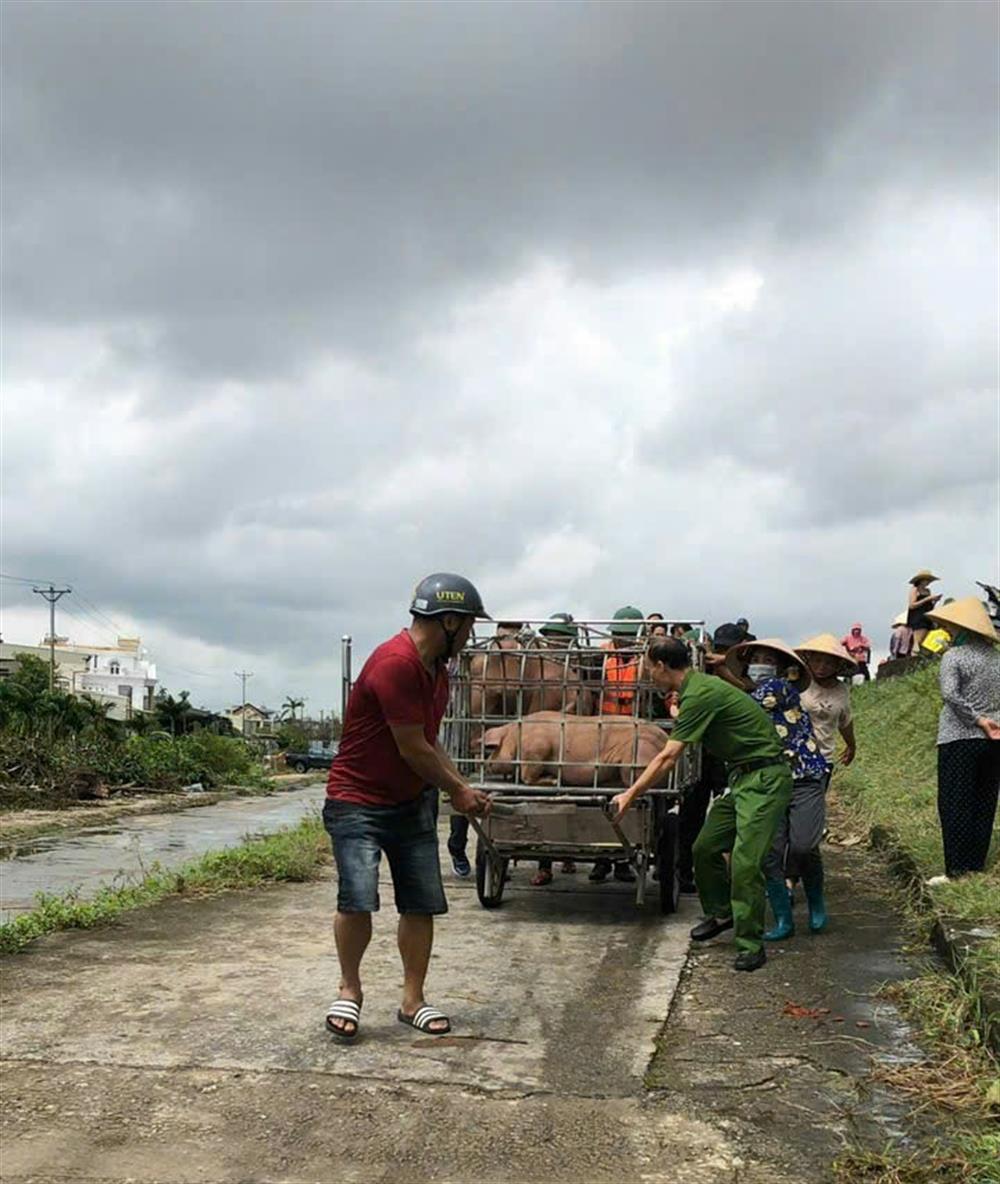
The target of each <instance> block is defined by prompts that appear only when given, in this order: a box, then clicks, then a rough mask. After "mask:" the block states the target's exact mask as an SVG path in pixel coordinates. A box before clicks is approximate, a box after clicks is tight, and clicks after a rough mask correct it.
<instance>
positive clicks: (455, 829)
mask: <svg viewBox="0 0 1000 1184" xmlns="http://www.w3.org/2000/svg"><path fill="white" fill-rule="evenodd" d="M468 841H469V820H468V818H466V817H465V815H464V814H452V816H451V824H450V826H449V827H448V853H449V855H464V854H465V847H466V844H467V843H468Z"/></svg>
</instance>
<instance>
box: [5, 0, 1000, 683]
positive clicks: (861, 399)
mask: <svg viewBox="0 0 1000 1184" xmlns="http://www.w3.org/2000/svg"><path fill="white" fill-rule="evenodd" d="M2 34H3V36H2V45H3V62H2V65H3V82H2V86H3V94H2V98H3V103H2V115H3V144H2V148H3V166H4V184H3V202H4V205H3V211H2V235H3V253H4V262H5V274H4V289H3V294H4V306H3V319H4V326H3V328H4V371H5V375H4V376H5V387H6V388H7V391H6V393H7V395H8V406H9V409H8V410H6V411H5V423H4V433H5V452H4V457H3V462H4V463H3V468H4V548H5V554H4V563H5V570H13V571H14V572H16V573H20V574H25V573H27V574H28V575H30V576H32V577H34V576H36V575H37V576H39V577H45V578H49V577H51V578H57V579H65V580H68V581H70V582H76V583H77V584H78V585H79V586H80V588H81V590H83V591H84V592H85V594H87V595H89V597H90V598H91V600H92V601H94V602H95V603H97V604H98V605H100V606H102V607H103V608H105V609H106V610H108V612H109V613H110V615H111V616H112V617H113V618H114V619H115V620H119V619H121V620H124V621H125V623H126V624H128V623H129V622H134V627H135V628H140V629H141V630H142V631H143V633H144V635H146V634H148V635H149V636H151V637H153V638H159V642H158V646H159V653H158V656H159V657H160V658H161V659H162V660H163V661H164V662H171V661H172V662H174V663H175V664H176V667H180V668H182V669H183V668H184V667H190V668H197V669H200V670H204V668H205V666H206V665H211V671H212V673H213V676H214V677H215V678H216V681H215V682H214V683H213V684H212V695H213V696H214V701H215V702H217V703H218V702H222V701H223V700H224V699H225V698H226V697H228V695H230V694H231V693H233V688H232V686H231V683H232V678H231V671H232V669H235V668H236V666H234V662H235V663H236V664H237V665H241V664H242V663H243V656H245V657H246V660H247V661H249V662H251V663H252V665H253V668H255V669H256V670H257V671H258V681H257V683H256V684H255V693H257V694H258V695H259V696H260V697H262V698H264V699H265V700H269V701H271V702H276V701H278V700H280V698H281V697H282V695H283V694H285V693H287V691H288V690H290V689H293V690H294V689H306V690H309V688H310V687H311V688H312V690H310V694H312V695H313V696H314V697H315V700H316V701H317V702H318V701H322V700H321V699H320V695H321V694H327V692H328V690H329V688H330V686H331V685H333V686H335V685H336V684H335V675H334V674H333V667H332V665H331V655H333V654H334V652H335V650H336V648H337V644H338V643H337V638H338V637H339V636H340V634H341V633H342V632H353V633H355V634H356V635H357V636H358V638H359V643H360V646H361V648H362V650H363V649H364V648H366V647H367V646H368V645H370V644H371V643H372V642H374V641H375V640H377V639H378V638H379V637H380V636H382V635H383V634H384V633H385V632H386V631H387V630H389V629H391V628H393V627H395V626H396V625H397V624H398V623H399V622H400V618H401V617H403V616H405V613H404V608H405V604H406V602H407V597H408V594H409V591H410V589H411V588H412V585H413V583H414V581H415V580H416V579H417V578H418V577H419V576H420V575H421V574H423V573H424V572H425V571H427V570H428V569H429V568H432V567H437V568H449V567H451V568H455V569H458V570H463V571H467V572H469V574H471V575H473V576H475V578H477V579H478V580H480V581H481V583H482V584H483V591H484V593H485V595H486V597H487V601H488V603H489V605H490V607H493V608H496V609H497V611H504V612H506V611H515V610H516V611H522V610H523V611H533V612H539V613H543V614H547V613H549V612H552V611H556V610H560V609H564V610H571V611H574V612H576V613H577V615H580V614H582V613H587V612H589V613H592V614H594V615H600V616H606V615H608V614H609V613H610V612H611V611H613V610H614V608H615V607H617V606H618V604H620V603H623V602H625V601H630V600H631V601H637V602H639V603H640V604H641V605H642V606H643V607H644V608H646V609H647V610H651V609H653V608H654V607H655V608H659V609H661V610H662V611H665V612H667V613H674V612H676V613H680V614H683V615H684V616H687V617H690V616H692V615H695V614H699V613H701V614H705V615H707V616H709V618H710V619H712V620H713V621H714V622H716V623H717V622H718V621H719V620H720V619H723V618H731V617H732V616H735V615H739V613H740V612H745V613H748V614H749V615H750V616H751V617H753V618H754V619H755V623H760V628H758V630H757V631H758V632H760V633H763V632H783V631H787V633H788V634H789V636H790V639H795V638H796V637H797V636H798V635H800V634H804V633H806V632H814V631H815V630H816V628H818V627H820V626H822V627H823V628H831V629H834V630H835V631H836V630H837V629H840V628H843V627H845V626H846V625H847V624H848V623H849V621H850V619H852V618H853V616H854V614H855V613H856V612H859V613H860V615H861V616H862V618H863V619H865V618H867V617H868V616H869V615H870V616H871V619H872V620H873V622H882V624H883V625H884V624H887V623H888V621H889V620H891V617H892V616H893V615H894V614H895V612H896V611H898V606H897V602H898V601H899V599H900V597H901V595H902V594H903V591H905V586H904V584H903V581H905V578H906V576H907V575H908V574H909V570H910V569H911V568H912V567H914V566H919V565H921V564H923V563H929V564H931V565H937V566H941V567H943V568H944V569H945V572H946V574H947V575H948V576H949V579H950V580H952V581H953V582H952V583H951V584H949V588H948V590H949V592H953V593H955V594H959V595H961V594H966V593H967V592H969V591H971V590H972V588H971V586H968V587H967V586H966V585H970V583H971V580H972V579H974V578H977V577H978V578H983V577H985V576H990V575H991V574H993V573H991V572H989V571H987V570H985V569H986V568H988V567H989V565H990V563H992V562H993V560H994V558H995V552H996V548H995V546H994V545H993V544H994V541H995V532H996V523H995V519H994V515H995V507H996V492H995V480H996V471H997V451H996V448H997V436H996V410H995V408H996V386H997V374H996V370H997V351H996V323H997V299H996V258H997V238H996V231H997V227H996V196H997V161H996V150H997V140H998V136H997V132H998V127H997V102H996V95H997V65H996V53H995V47H996V35H997V9H996V6H995V5H993V4H988V3H982V4H980V3H963V4H958V5H956V4H950V3H942V4H934V3H914V4H908V3H882V4H878V3H870V4H842V3H836V4H818V3H800V4H787V3H780V4H777V3H775V4H770V3H763V4H762V3H740V4H737V3H733V4H717V3H711V2H704V3H696V4H683V3H663V4H649V3H644V4H623V3H605V4H581V3H563V2H560V3H534V4H520V5H509V4H487V3H482V4H455V3H449V4H440V5H438V4H415V3H408V4H388V3H380V4H374V3H365V4H359V5H355V4H325V3H324V4H309V3H296V4H266V3H252V4H241V5H237V4H232V3H205V4H166V3H159V4H120V3H102V2H100V0H98V2H91V3H87V4H55V3H51V4H47V3H28V4H21V3H7V4H5V5H4V7H3V29H2ZM991 534H992V536H993V539H992V541H991V537H990V536H991ZM708 545H710V547H711V554H710V558H709V557H708V556H707V554H706V547H707V546H708ZM845 556H847V557H850V559H851V563H852V564H854V565H855V567H852V569H851V571H850V572H847V573H845ZM859 556H860V557H861V559H860V560H859V559H858V558H857V557H859ZM915 556H916V557H917V558H916V561H915ZM857 564H860V570H856V565H857ZM7 591H9V589H8V590H7ZM22 592H23V589H22ZM848 598H852V599H851V600H850V605H849V606H848V603H847V600H848ZM15 600H16V603H15V604H14V614H15V615H14V618H13V620H14V622H15V625H16V627H17V629H18V630H20V631H22V632H23V633H24V637H23V638H22V637H20V636H19V639H21V640H33V639H34V638H33V637H32V635H31V631H32V630H34V629H35V625H34V623H33V622H34V620H35V618H34V617H32V616H30V615H28V616H25V615H23V614H24V613H30V612H31V611H32V610H33V609H34V607H35V606H34V604H33V601H34V600H37V598H35V597H32V596H31V595H30V592H29V593H24V594H23V595H21V598H20V600H17V599H16V598H15ZM859 601H860V603H858V602H859ZM67 603H69V604H72V599H71V598H69V599H68V601H67ZM9 604H10V601H9V600H8V606H9ZM7 611H8V614H9V612H10V609H9V607H8V609H7ZM841 617H842V618H843V619H842V620H841ZM91 623H92V625H93V621H92V622H91ZM43 627H44V622H43V623H42V624H40V625H39V626H38V629H37V632H41V629H42V628H43ZM129 627H130V628H131V627H133V625H129ZM881 627H882V625H879V628H881ZM4 628H5V636H7V635H8V632H9V630H8V627H7V625H6V623H5V626H4ZM80 628H81V629H83V630H85V629H86V628H87V626H86V624H85V623H84V624H83V625H81V626H80ZM873 632H876V630H875V626H874V625H873ZM105 640H106V638H105ZM178 655H179V656H178ZM231 655H234V657H232V659H231V657H230V656H231ZM168 669H169V667H168ZM168 680H169V682H170V684H171V686H175V687H176V685H177V682H176V678H175V674H173V673H171V674H169V675H168Z"/></svg>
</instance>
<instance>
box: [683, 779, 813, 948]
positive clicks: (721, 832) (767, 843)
mask: <svg viewBox="0 0 1000 1184" xmlns="http://www.w3.org/2000/svg"><path fill="white" fill-rule="evenodd" d="M791 796H792V771H791V769H790V768H789V767H788V766H787V765H785V764H781V765H768V766H766V768H763V769H754V770H753V771H752V772H750V773H744V774H743V775H742V776H734V777H733V779H732V780H731V782H730V792H729V793H727V794H725V795H724V796H723V797H721V798H716V799H715V801H714V802H713V803H712V808H711V809H710V810H709V812H708V817H707V818H706V819H705V825H704V826H703V827H702V828H701V832H700V833H699V835H698V837H697V839H695V842H694V847H693V849H692V854H693V856H694V878H695V883H696V884H697V885H698V895H699V897H700V898H701V906H702V908H703V909H704V912H705V916H706V917H728V916H732V918H733V931H734V933H735V938H736V941H735V944H736V948H737V949H738V950H741V951H742V950H746V951H748V952H750V953H756V952H757V951H758V950H760V949H761V948H762V947H763V944H764V943H763V936H764V859H765V856H766V855H767V853H768V851H769V850H770V847H771V842H772V840H773V839H774V833H775V831H776V830H777V828H778V823H779V822H780V821H781V819H782V818H783V817H784V815H785V811H786V810H787V809H788V803H789V800H790V799H791ZM727 851H729V852H732V854H731V856H730V860H729V867H728V868H727V867H726V860H725V858H724V855H725V853H726V852H727Z"/></svg>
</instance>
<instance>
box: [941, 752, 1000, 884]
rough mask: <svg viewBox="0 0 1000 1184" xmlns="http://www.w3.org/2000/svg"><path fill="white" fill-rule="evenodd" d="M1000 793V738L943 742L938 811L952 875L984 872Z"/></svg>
mask: <svg viewBox="0 0 1000 1184" xmlns="http://www.w3.org/2000/svg"><path fill="white" fill-rule="evenodd" d="M998 795H1000V740H987V739H986V737H985V736H984V737H983V739H982V740H951V741H949V743H947V744H939V745H938V817H939V818H940V819H941V837H942V839H943V840H944V870H945V872H946V874H947V875H949V876H960V875H962V874H963V873H964V872H981V871H982V870H983V869H984V868H985V867H986V856H987V855H988V854H989V850H990V837H991V835H992V833H993V819H994V817H995V816H996V811H997V797H998Z"/></svg>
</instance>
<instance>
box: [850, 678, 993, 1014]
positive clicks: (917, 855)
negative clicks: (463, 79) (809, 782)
mask: <svg viewBox="0 0 1000 1184" xmlns="http://www.w3.org/2000/svg"><path fill="white" fill-rule="evenodd" d="M937 676H938V668H937V663H933V664H930V665H928V666H927V667H926V668H925V669H922V670H919V671H917V672H916V673H914V674H911V675H907V676H905V677H902V678H894V679H889V680H886V681H885V682H883V683H870V684H869V685H867V686H865V687H860V688H858V689H857V690H856V691H855V693H854V712H855V727H856V730H857V735H858V757H857V759H856V761H855V762H854V764H853V765H852V766H851V768H850V769H846V770H843V771H841V772H840V773H839V774H838V775H837V777H836V779H835V781H834V787H835V790H836V792H837V795H838V797H839V799H840V801H841V802H843V803H844V804H845V805H846V806H847V808H848V809H849V810H850V811H851V812H852V813H853V814H854V815H855V816H856V817H857V818H858V819H859V820H861V821H862V822H864V823H865V824H867V825H868V826H869V827H870V828H871V829H872V831H873V832H874V837H875V838H876V840H877V841H880V842H881V843H882V845H883V846H885V847H886V849H887V851H888V853H889V856H890V859H891V860H892V862H893V864H894V866H895V868H896V870H897V871H899V872H900V873H901V874H902V877H903V879H904V880H905V881H907V882H908V887H909V888H910V889H911V892H910V894H909V896H908V905H909V908H910V912H911V916H913V917H914V918H916V919H920V920H922V921H923V922H924V924H925V928H926V927H927V925H928V924H930V923H933V921H934V920H936V919H938V918H943V919H945V920H946V921H950V922H956V923H960V924H961V926H962V928H963V929H981V930H983V931H987V932H988V931H990V930H992V931H993V933H994V934H996V930H997V923H998V921H1000V833H998V832H997V831H996V830H994V835H993V845H992V849H991V852H990V858H989V860H988V861H987V871H986V872H985V873H983V874H981V875H974V876H968V877H964V878H963V879H961V880H958V881H955V882H953V883H950V884H943V885H941V886H940V887H939V888H933V889H926V888H924V887H923V886H922V881H923V880H924V879H926V878H927V877H930V876H933V875H936V874H938V873H940V872H942V871H943V870H944V855H943V851H942V847H941V827H940V824H939V822H938V816H937V764H936V762H937V752H936V744H935V741H936V739H937V719H938V712H939V710H940V706H941V698H940V694H939V692H938V687H937ZM960 977H961V979H962V982H963V985H964V988H965V990H966V992H967V994H968V1002H969V1004H970V1008H971V1010H970V1015H969V1019H970V1021H972V1022H973V1024H974V1026H976V1027H979V1028H985V1027H986V1026H987V1025H989V1024H991V1023H995V1024H998V1025H1000V1016H989V1015H985V1014H983V1011H982V1009H981V1007H980V1004H981V1002H982V1000H983V998H984V997H991V998H993V999H996V998H998V997H1000V936H994V937H992V938H986V939H983V940H979V941H977V942H975V943H974V945H973V947H972V948H971V949H970V950H969V953H968V955H967V956H966V958H965V959H964V960H963V964H962V966H961V974H960ZM981 1034H982V1035H983V1036H985V1035H986V1032H985V1031H983V1032H982V1033H981Z"/></svg>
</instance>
